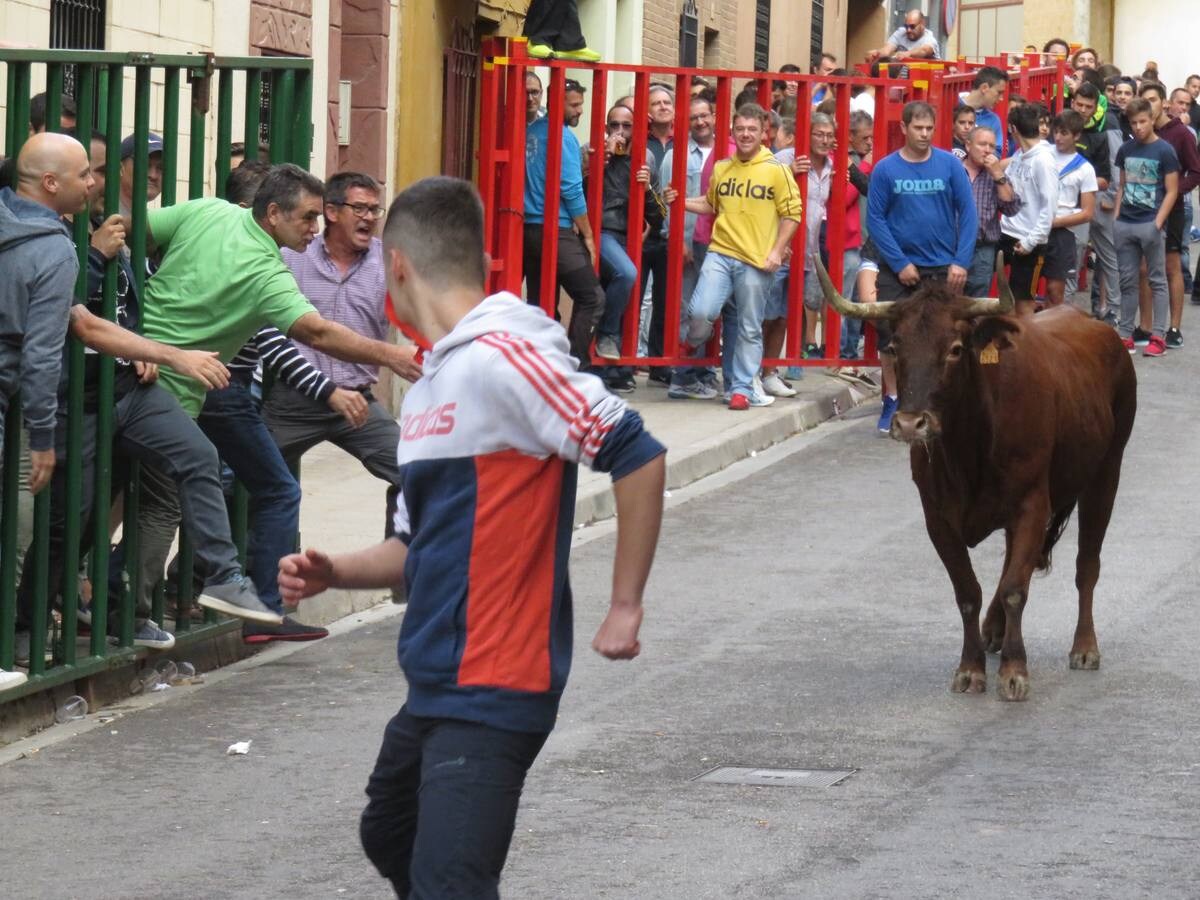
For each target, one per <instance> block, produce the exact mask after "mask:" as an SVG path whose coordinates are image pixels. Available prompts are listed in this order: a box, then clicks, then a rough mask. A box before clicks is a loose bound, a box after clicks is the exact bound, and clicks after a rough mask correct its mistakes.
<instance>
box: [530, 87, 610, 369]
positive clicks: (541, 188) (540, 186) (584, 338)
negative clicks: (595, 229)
mask: <svg viewBox="0 0 1200 900" xmlns="http://www.w3.org/2000/svg"><path fill="white" fill-rule="evenodd" d="M583 96H584V88H583V86H582V85H581V84H579V83H578V82H576V81H571V80H569V79H568V81H567V85H566V97H565V101H564V112H563V116H564V123H563V131H562V165H561V168H560V171H559V172H558V173H557V177H558V178H559V184H560V188H559V207H558V239H557V240H558V256H557V259H558V269H557V273H556V276H555V282H556V284H555V290H554V299H555V305H556V307H557V302H558V285H561V286H562V288H563V289H564V290H565V291H566V292H567V293H568V294H569V295H570V297H571V301H572V303H573V306H572V309H571V321H570V323H569V324H568V325H567V337H568V339H569V340H570V342H571V355H572V356H574V357H575V358H576V359H578V360H579V362H580V363H581V364H583V365H586V364H587V363H588V362H589V361H590V360H591V351H590V345H591V343H592V332H593V331H594V330H595V328H596V324H597V322H598V321H599V319H600V315H601V313H602V312H603V310H604V289H603V288H601V287H600V279H599V278H598V277H597V276H596V270H595V269H594V268H593V266H592V261H593V260H594V259H596V254H597V252H598V251H597V249H596V241H595V238H594V236H593V235H592V226H591V224H590V223H589V222H588V216H587V201H586V198H585V197H584V193H583V167H582V162H581V159H580V152H579V141H577V140H576V139H575V135H574V134H572V133H571V131H570V128H568V126H572V127H573V126H575V125H578V124H579V119H580V117H581V116H582V115H583ZM549 141H550V119H549V117H548V116H547V117H546V118H543V119H538V120H537V121H536V122H534V123H533V124H532V125H530V126H529V127H528V128H527V129H526V131H525V235H524V239H525V241H524V252H523V256H524V268H525V286H526V296H527V297H528V298H529V303H530V304H531V305H533V306H538V305H540V303H541V296H542V253H543V251H544V249H545V248H544V239H543V237H542V223H543V222H544V221H545V218H546V179H547V178H548V177H551V174H552V173H548V172H547V171H546V148H547V145H548V144H549Z"/></svg>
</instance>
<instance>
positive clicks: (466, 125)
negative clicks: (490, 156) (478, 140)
mask: <svg viewBox="0 0 1200 900" xmlns="http://www.w3.org/2000/svg"><path fill="white" fill-rule="evenodd" d="M478 83H479V41H478V39H477V38H476V37H475V32H474V30H473V29H472V28H471V27H470V26H468V25H460V24H459V23H458V22H455V23H454V37H453V39H452V40H451V42H450V46H448V47H447V48H446V49H445V51H444V52H443V56H442V110H443V112H442V174H443V175H453V176H454V177H456V178H466V179H468V180H469V179H470V178H471V175H472V169H473V166H472V159H471V156H472V153H471V151H472V150H474V149H475V119H476V118H477V114H476V110H475V106H476V101H475V92H476V87H477V85H478Z"/></svg>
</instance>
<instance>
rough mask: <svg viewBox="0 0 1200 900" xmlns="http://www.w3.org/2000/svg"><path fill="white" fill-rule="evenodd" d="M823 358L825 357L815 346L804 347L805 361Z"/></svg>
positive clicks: (806, 345) (807, 345)
mask: <svg viewBox="0 0 1200 900" xmlns="http://www.w3.org/2000/svg"><path fill="white" fill-rule="evenodd" d="M824 356H825V354H824V353H822V352H821V348H820V347H818V346H817V345H816V344H805V345H804V358H805V359H821V358H823V357H824Z"/></svg>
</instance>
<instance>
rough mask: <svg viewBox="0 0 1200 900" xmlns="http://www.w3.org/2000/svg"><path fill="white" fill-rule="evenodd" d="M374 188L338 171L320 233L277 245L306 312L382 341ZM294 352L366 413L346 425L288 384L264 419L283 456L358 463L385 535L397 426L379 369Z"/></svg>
mask: <svg viewBox="0 0 1200 900" xmlns="http://www.w3.org/2000/svg"><path fill="white" fill-rule="evenodd" d="M382 193H383V191H382V189H381V188H380V186H379V183H378V182H377V181H375V179H374V178H372V177H371V176H369V175H365V174H363V173H361V172H339V173H338V174H336V175H334V176H332V177H331V178H330V179H329V182H328V183H327V184H326V186H325V196H324V206H323V210H322V212H323V215H324V217H325V231H324V233H323V234H320V235H318V236H317V237H315V238H313V240H312V242H311V243H310V244H309V245H308V247H307V248H306V249H305V250H304V252H303V253H300V252H296V251H293V250H292V249H290V248H287V247H285V248H283V250H282V251H281V252H282V254H283V261H284V262H285V263H287V265H288V268H289V269H291V271H292V275H293V276H294V277H295V279H296V284H297V286H299V288H300V292H301V293H302V294H303V295H304V296H305V298H306V299H307V300H308V302H309V303H311V304H312V305H313V308H314V309H316V310H317V312H319V313H320V314H321V315H322V316H324V317H325V318H326V319H328V320H329V321H331V322H337V323H338V324H340V325H343V326H345V327H346V328H347V329H349V330H350V331H352V332H354V333H355V334H357V335H361V336H362V337H364V338H369V339H370V340H373V341H378V342H380V343H384V342H386V341H387V336H388V321H387V312H386V310H385V307H384V304H386V302H387V280H386V277H385V275H384V266H383V244H382V242H381V241H380V239H379V237H378V236H377V234H376V232H377V231H378V229H379V221H380V219H382V218H383V207H382V206H381V205H380V201H381V199H382ZM299 349H300V353H301V354H302V355H303V356H304V358H305V359H307V360H308V362H309V363H310V364H312V366H313V367H314V368H315V369H317V371H319V372H321V373H322V374H323V375H325V376H327V377H328V378H329V379H330V380H331V381H333V383H334V384H335V385H337V387H338V388H340V389H342V390H344V391H348V392H350V393H353V394H356V395H358V396H359V397H360V398H362V400H363V401H364V402H365V405H366V408H367V414H366V416H365V417H364V418H363V419H362V421H360V422H348V421H346V419H345V417H344V416H343V415H342V414H341V413H340V412H338V411H337V410H335V409H331V408H330V406H329V405H328V404H327V403H325V402H324V401H320V400H316V399H313V398H312V397H311V396H306V395H305V394H304V393H303V392H301V391H298V390H296V389H295V388H294V387H292V386H291V385H288V384H276V385H275V386H274V387H272V389H271V390H270V392H269V393H268V394H267V397H266V403H265V405H264V407H263V418H265V419H266V422H267V427H268V428H269V429H270V430H271V435H272V437H274V439H275V443H276V444H277V445H278V446H279V450H280V452H281V453H283V456H284V459H286V460H288V461H289V462H291V461H294V460H298V459H299V458H300V457H301V456H302V455H303V454H304V453H306V452H307V451H308V450H310V449H312V448H313V447H315V446H316V445H317V444H319V443H321V442H323V441H329V442H330V443H332V444H334V445H335V446H338V447H340V448H341V449H343V450H345V451H346V452H347V453H349V454H350V455H351V456H353V457H354V458H355V459H357V460H358V461H359V462H361V463H362V464H363V465H364V466H365V467H366V469H367V471H368V472H370V473H371V474H372V475H374V476H375V477H376V478H378V479H380V480H381V481H384V482H386V484H387V488H386V496H387V514H386V516H385V518H384V529H383V533H384V537H385V538H386V537H388V536H389V535H390V534H391V533H392V522H393V520H394V517H395V511H396V495H397V493H398V492H399V484H400V469H399V467H398V465H397V463H396V443H397V441H399V440H400V426H399V425H397V424H396V419H395V417H394V416H392V414H391V413H390V412H388V410H387V409H385V408H384V406H383V404H382V403H380V402H379V401H378V400H377V399H376V398H375V394H374V388H375V385H376V383H377V382H378V381H379V367H378V365H375V364H370V363H362V362H343V361H342V360H340V359H335V358H334V357H332V356H330V355H329V354H328V353H323V352H321V351H320V350H318V349H315V348H311V347H305V346H301V347H300V348H299Z"/></svg>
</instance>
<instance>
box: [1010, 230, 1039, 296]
mask: <svg viewBox="0 0 1200 900" xmlns="http://www.w3.org/2000/svg"><path fill="white" fill-rule="evenodd" d="M1016 247H1017V239H1016V238H1015V237H1012V236H1011V235H1008V234H1002V235H1000V247H999V249H1000V251H1001V252H1002V253H1003V254H1004V261H1005V262H1006V263H1008V283H1009V286H1010V287H1011V288H1012V292H1013V297H1015V298H1016V299H1017V300H1032V299H1033V298H1034V297H1036V296H1037V287H1038V281H1039V280H1041V277H1042V266H1043V265H1044V264H1045V262H1046V245H1045V244H1039V245H1038V246H1036V247H1034V248H1033V252H1032V253H1018V252H1017V250H1016Z"/></svg>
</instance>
